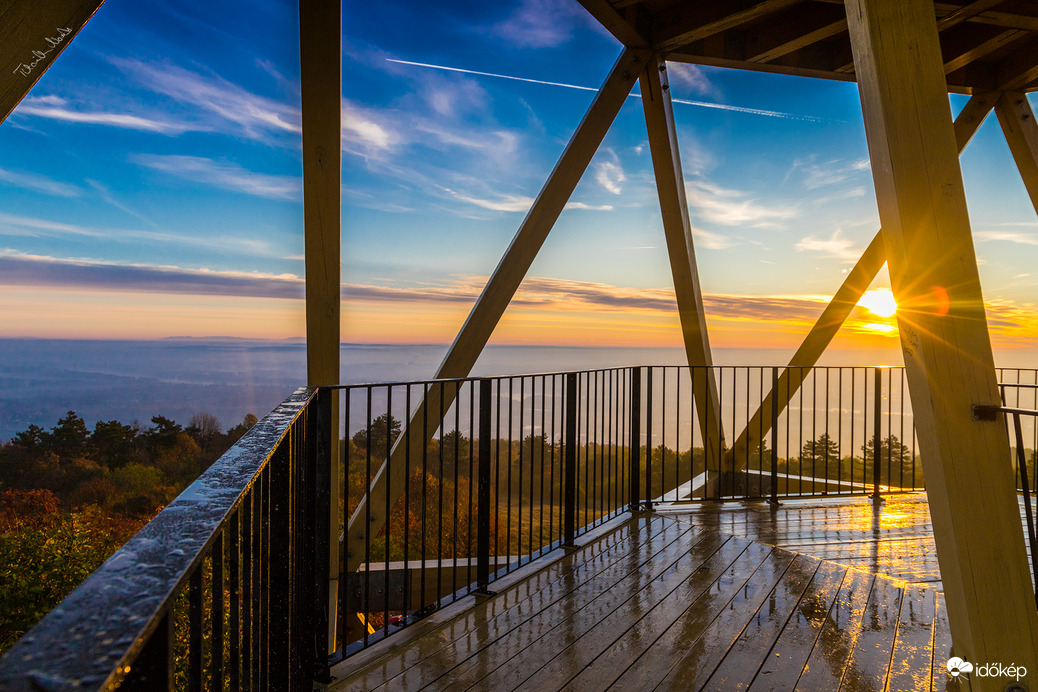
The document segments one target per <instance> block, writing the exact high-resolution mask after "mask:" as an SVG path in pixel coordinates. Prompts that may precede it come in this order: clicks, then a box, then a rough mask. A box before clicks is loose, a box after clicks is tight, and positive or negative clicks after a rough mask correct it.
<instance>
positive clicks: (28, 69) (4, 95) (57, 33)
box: [0, 0, 104, 123]
mask: <svg viewBox="0 0 1038 692" xmlns="http://www.w3.org/2000/svg"><path fill="white" fill-rule="evenodd" d="M103 3H104V0H47V2H39V0H7V1H6V2H4V3H2V4H0V46H2V47H3V48H2V50H0V56H2V57H3V60H4V67H3V70H0V123H2V122H3V121H4V120H6V119H7V116H8V115H10V113H11V111H13V110H14V108H15V106H17V105H18V103H19V102H21V100H22V99H23V98H25V95H26V94H28V93H29V90H30V89H32V88H33V86H35V84H36V82H37V81H39V79H40V77H42V76H43V73H44V72H46V71H47V69H49V68H50V66H51V65H53V64H54V61H55V60H56V59H57V58H58V56H59V55H61V52H62V51H63V50H65V48H66V47H67V46H68V44H70V43H71V42H72V39H74V38H75V37H76V35H77V34H79V31H80V29H82V28H83V26H85V25H86V23H87V22H88V21H90V18H91V17H93V16H94V13H95V12H97V10H98V8H100V7H101V5H102V4H103Z"/></svg>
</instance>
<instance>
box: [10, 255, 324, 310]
mask: <svg viewBox="0 0 1038 692" xmlns="http://www.w3.org/2000/svg"><path fill="white" fill-rule="evenodd" d="M0 283H2V284H4V285H8V286H52V287H53V286H57V287H67V288H79V289H94V290H109V291H132V292H139V291H146V292H158V293H175V294H192V295H224V296H247V297H262V298H284V299H300V298H302V297H303V293H304V282H303V280H302V279H300V278H299V277H298V276H295V275H294V274H261V273H252V272H228V271H211V270H208V269H183V268H181V267H173V266H156V265H143V264H116V263H112V262H98V261H93V260H86V259H65V258H56V257H47V256H42V255H30V254H22V253H16V252H11V251H0Z"/></svg>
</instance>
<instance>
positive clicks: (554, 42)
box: [493, 0, 577, 48]
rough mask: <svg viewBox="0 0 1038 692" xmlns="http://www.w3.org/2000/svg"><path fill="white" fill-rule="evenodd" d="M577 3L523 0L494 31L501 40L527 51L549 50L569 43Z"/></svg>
mask: <svg viewBox="0 0 1038 692" xmlns="http://www.w3.org/2000/svg"><path fill="white" fill-rule="evenodd" d="M576 7H577V6H576V4H574V3H572V2H568V0H522V2H520V4H519V7H517V8H516V9H515V11H514V12H512V14H511V15H510V16H509V17H508V19H506V20H505V21H503V22H501V23H500V24H498V25H497V26H495V27H494V29H493V31H494V33H495V34H497V35H498V36H500V37H501V38H502V39H503V40H505V41H508V42H509V43H512V44H515V45H518V46H523V47H526V48H550V47H552V46H559V45H562V44H563V43H566V42H568V41H569V39H570V36H571V35H572V32H573V22H572V21H571V18H572V17H573V16H574V15H575V14H576V10H575V8H576Z"/></svg>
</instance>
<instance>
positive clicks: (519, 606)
mask: <svg viewBox="0 0 1038 692" xmlns="http://www.w3.org/2000/svg"><path fill="white" fill-rule="evenodd" d="M681 528H682V527H677V526H675V522H670V521H661V520H658V519H654V520H651V521H649V520H646V519H644V518H640V519H638V520H636V521H635V522H633V525H632V526H631V527H630V528H629V529H627V530H626V531H618V532H616V533H615V534H613V535H611V536H608V537H606V539H603V540H599V541H595V542H593V543H591V544H588V545H587V546H585V547H583V548H581V549H579V550H577V551H575V552H573V553H571V554H570V555H568V556H567V557H566V558H564V559H562V560H560V561H559V562H557V563H555V564H553V565H551V566H550V567H548V568H547V569H544V570H540V571H539V572H537V573H536V574H535V575H534V576H533V577H531V578H530V579H527V580H524V581H523V582H522V583H520V584H518V585H516V586H515V587H512V588H509V589H507V590H504V591H501V592H500V593H499V595H498V596H497V597H495V598H492V599H487V600H485V601H482V602H480V603H477V604H476V605H475V606H473V607H472V608H471V609H470V610H468V611H467V612H466V613H465V614H464V615H463V616H461V617H459V618H457V619H455V620H454V621H452V622H451V623H449V624H448V625H446V626H444V627H438V628H435V629H433V630H431V631H428V632H426V633H424V634H423V635H422V636H421V637H419V638H417V639H414V640H412V641H408V642H407V643H406V646H402V647H399V648H398V647H397V646H396V645H395V642H396V641H398V639H397V638H398V637H401V636H402V635H406V634H407V632H404V633H402V634H400V635H395V636H394V639H393V642H391V643H392V644H394V646H392V648H391V649H390V651H389V652H388V655H387V656H385V657H383V658H382V659H380V660H379V661H378V662H377V665H373V666H368V667H365V668H364V669H361V670H357V671H354V672H353V673H351V675H350V678H349V679H348V681H347V683H346V686H345V687H344V689H363V690H371V689H374V688H376V687H378V686H379V685H383V684H387V683H389V682H390V681H392V680H394V679H395V678H397V676H399V675H401V674H403V673H404V672H406V671H407V670H408V669H410V668H412V667H415V666H421V665H423V662H424V661H425V660H426V659H428V658H430V657H431V656H434V655H437V654H439V653H440V652H442V651H443V650H444V649H446V648H447V647H449V646H452V645H454V646H461V647H463V648H464V647H469V648H471V647H473V646H476V641H475V640H477V639H479V638H483V637H485V636H486V634H485V633H486V632H488V631H490V630H492V629H495V628H497V623H498V622H515V621H519V622H521V621H522V616H523V615H524V614H525V616H526V617H527V618H529V617H532V615H534V614H536V613H537V612H539V610H540V609H543V608H546V607H549V606H551V605H552V604H555V603H557V602H559V601H560V600H562V599H564V598H566V597H568V596H569V595H570V594H571V593H572V592H573V590H574V589H576V588H577V587H578V586H579V585H581V584H585V583H588V582H590V581H592V580H593V579H595V578H596V577H598V576H599V575H601V574H602V573H603V572H605V571H606V570H609V569H612V568H614V567H615V566H616V565H618V564H620V563H622V562H624V561H625V560H628V559H629V557H628V556H629V554H630V553H631V551H632V550H634V551H642V550H644V546H646V545H647V544H653V545H658V544H659V541H661V540H664V541H672V540H673V539H674V537H675V536H676V535H680V531H681Z"/></svg>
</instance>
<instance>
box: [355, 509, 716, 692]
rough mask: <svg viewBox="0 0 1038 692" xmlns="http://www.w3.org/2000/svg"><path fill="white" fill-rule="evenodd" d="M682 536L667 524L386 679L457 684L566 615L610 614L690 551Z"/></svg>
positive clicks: (396, 685)
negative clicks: (556, 594) (561, 589)
mask: <svg viewBox="0 0 1038 692" xmlns="http://www.w3.org/2000/svg"><path fill="white" fill-rule="evenodd" d="M683 535H684V534H683V533H681V532H680V530H678V531H677V532H675V531H674V527H671V528H669V529H668V531H667V532H666V533H665V534H661V535H660V536H659V537H657V539H655V540H653V541H652V542H650V543H648V544H643V545H640V546H638V548H637V549H636V550H633V551H631V552H629V553H628V554H627V555H625V556H623V557H622V559H621V560H618V561H617V562H615V563H614V564H613V565H611V566H609V567H608V568H606V569H604V570H602V571H600V572H598V573H597V574H595V575H594V576H593V577H591V578H590V579H587V580H582V581H580V582H576V581H572V580H571V581H570V586H571V587H576V588H574V589H572V592H571V593H569V594H567V596H566V597H565V598H558V599H556V600H554V601H552V602H550V603H549V602H546V600H547V599H531V600H530V601H529V603H528V604H524V605H523V607H522V608H520V609H517V610H516V611H515V612H505V613H503V614H502V616H500V617H497V618H493V619H490V620H487V621H486V622H484V623H480V624H479V625H478V626H477V627H476V629H475V630H474V631H473V632H471V633H470V634H469V635H468V636H466V637H464V638H462V639H459V640H457V641H455V642H453V643H452V644H450V645H449V646H446V647H442V648H440V649H439V650H438V651H437V652H436V653H435V654H433V655H432V656H428V657H426V658H425V659H424V660H423V661H422V662H421V664H420V665H418V666H415V667H412V668H410V669H408V670H406V671H404V673H403V674H402V675H400V676H399V677H397V678H395V679H393V680H391V681H389V684H388V687H387V688H389V689H419V688H420V687H422V686H425V685H429V684H435V686H436V687H438V688H443V687H447V686H451V687H457V686H467V684H472V683H474V682H476V681H478V680H479V679H480V678H482V677H483V676H484V675H486V674H488V673H491V672H493V671H495V670H497V669H499V668H500V667H501V666H503V665H504V664H505V663H507V662H509V661H511V660H512V658H513V657H515V656H516V655H517V654H520V653H522V652H523V651H525V650H526V649H527V647H528V646H529V645H530V644H531V643H532V642H534V641H544V638H545V637H547V636H549V633H552V634H553V635H554V636H558V635H557V632H553V630H555V628H556V626H557V625H558V623H559V622H560V621H561V620H565V619H566V618H567V615H574V616H576V615H578V614H579V615H580V616H581V617H580V618H578V620H577V621H576V622H577V623H579V622H583V621H584V620H585V619H587V618H594V617H596V616H595V615H593V614H600V613H601V612H602V611H603V610H605V611H606V612H608V609H609V608H610V607H611V605H612V604H613V603H614V602H615V601H616V600H617V599H619V600H620V601H622V600H623V599H625V598H627V597H628V596H629V595H630V593H631V592H632V590H633V589H635V588H637V587H636V586H635V585H636V584H638V583H639V582H640V581H643V580H650V579H651V577H652V576H654V575H655V573H656V572H657V571H659V570H662V569H665V568H666V566H667V565H669V564H672V563H673V561H674V560H677V559H678V558H679V557H680V556H681V555H682V554H684V553H688V552H689V550H690V549H689V543H688V542H685V541H684V540H682V536H683ZM721 541H723V539H722V538H720V537H718V536H717V535H716V534H714V535H705V536H703V537H702V541H695V540H693V541H692V544H693V545H692V547H691V552H692V553H693V554H696V550H697V549H698V550H703V551H704V552H706V553H707V554H708V555H709V554H711V553H713V552H714V550H716V548H717V544H718V543H720V542H721ZM657 562H659V563H660V564H657ZM646 565H649V567H648V568H646V567H645V566H646ZM574 611H576V613H575V612H574ZM516 682H517V681H516ZM366 689H371V688H370V687H368V688H366ZM376 689H377V688H376Z"/></svg>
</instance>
